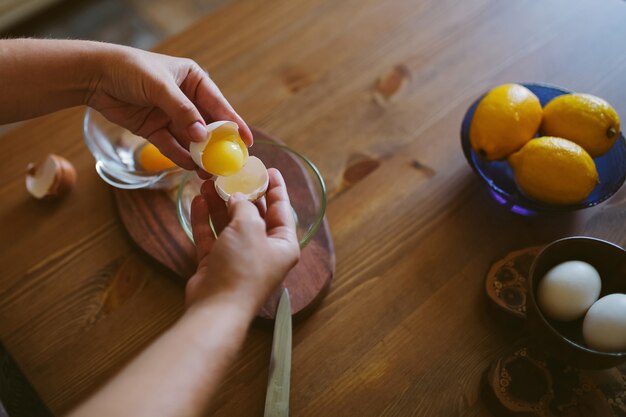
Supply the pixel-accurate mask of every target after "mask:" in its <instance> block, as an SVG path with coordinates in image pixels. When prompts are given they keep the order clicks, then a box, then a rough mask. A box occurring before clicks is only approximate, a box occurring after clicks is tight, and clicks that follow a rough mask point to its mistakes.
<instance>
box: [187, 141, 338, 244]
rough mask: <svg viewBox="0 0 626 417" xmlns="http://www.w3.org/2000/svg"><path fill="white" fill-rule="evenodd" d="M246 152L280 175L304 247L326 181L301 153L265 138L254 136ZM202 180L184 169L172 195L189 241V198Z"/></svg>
mask: <svg viewBox="0 0 626 417" xmlns="http://www.w3.org/2000/svg"><path fill="white" fill-rule="evenodd" d="M250 155H254V156H256V157H258V158H260V159H261V160H262V161H263V163H264V164H265V166H266V167H267V168H277V169H278V170H279V171H280V172H281V174H282V175H283V177H284V179H285V183H286V184H287V192H288V193H289V200H290V201H291V207H292V209H293V213H294V217H295V219H296V233H297V235H298V240H299V242H300V248H304V247H305V246H306V245H307V243H309V241H310V240H311V238H312V237H313V236H314V235H315V233H316V232H317V230H318V229H319V227H320V225H321V224H322V221H323V219H324V214H325V212H326V185H325V184H324V179H323V178H322V176H321V174H320V172H319V170H318V169H317V167H316V166H315V165H314V164H313V163H312V162H311V161H310V160H309V159H307V158H306V157H305V156H303V155H301V154H299V153H298V152H296V151H294V150H292V149H290V148H289V147H287V146H285V145H281V144H278V143H276V142H271V141H268V140H255V141H254V146H253V147H251V148H250ZM203 182H204V181H203V180H201V179H200V178H198V176H197V175H196V173H195V172H189V173H187V174H186V175H185V176H184V178H183V180H182V182H181V184H180V187H179V188H178V194H177V197H176V209H177V211H178V220H179V221H180V224H181V226H182V228H183V230H184V231H185V233H186V234H187V236H188V237H189V239H191V241H192V242H193V233H192V229H191V202H192V201H193V199H194V197H196V196H197V195H199V194H200V187H201V186H202V183H203ZM213 232H214V233H215V229H214V228H213Z"/></svg>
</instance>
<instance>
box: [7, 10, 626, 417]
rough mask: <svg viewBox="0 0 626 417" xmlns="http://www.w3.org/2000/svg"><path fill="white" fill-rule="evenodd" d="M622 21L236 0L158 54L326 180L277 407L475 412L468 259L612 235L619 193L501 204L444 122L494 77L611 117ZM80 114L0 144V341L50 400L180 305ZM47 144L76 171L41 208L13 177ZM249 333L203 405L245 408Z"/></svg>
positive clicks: (478, 338)
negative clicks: (138, 234)
mask: <svg viewBox="0 0 626 417" xmlns="http://www.w3.org/2000/svg"><path fill="white" fill-rule="evenodd" d="M625 16H626V4H625V3H624V2H622V1H620V0H603V1H598V0H579V1H570V0H544V1H541V2H539V1H535V0H518V1H497V0H466V1H462V2H460V1H452V0H421V1H416V0H414V1H408V0H388V1H385V2H381V1H378V0H345V1H341V2H339V1H335V0H298V1H289V0H277V1H274V2H272V3H271V6H270V5H269V4H268V3H267V2H261V1H254V0H242V1H238V2H235V3H233V4H232V5H229V6H226V7H224V8H223V9H221V10H220V11H218V12H216V13H215V14H213V15H212V16H210V17H209V18H207V19H206V20H204V21H202V22H201V23H199V24H197V25H195V26H193V27H191V28H190V29H188V30H187V31H185V32H184V33H182V34H180V35H179V36H175V37H173V38H172V39H170V40H168V41H167V42H165V43H163V44H162V45H161V46H160V47H159V48H158V50H159V51H161V52H165V53H169V54H175V55H180V56H188V57H191V58H193V59H195V60H197V61H198V62H199V63H200V64H201V65H203V66H204V67H205V68H207V69H208V71H209V73H210V74H211V76H212V77H213V78H214V79H215V81H216V82H217V83H218V84H219V85H220V86H221V87H222V89H223V91H224V93H225V95H226V96H227V97H228V98H229V99H230V101H231V102H232V104H233V105H234V107H235V108H236V109H237V110H238V111H239V112H240V113H241V114H242V115H243V116H244V118H245V119H246V120H247V121H248V122H249V123H250V124H253V125H255V126H258V127H260V128H261V129H263V130H264V131H267V132H269V133H270V134H272V135H275V136H277V137H280V138H282V139H283V140H284V141H285V142H286V143H287V144H288V145H289V146H291V147H292V148H294V149H296V150H299V151H301V152H302V153H304V154H306V155H307V156H308V157H310V158H311V159H312V160H313V161H314V162H315V163H316V165H317V166H318V167H319V168H320V169H321V172H322V174H323V176H324V178H325V179H326V182H327V185H328V186H329V189H330V194H331V198H330V202H329V206H328V212H327V213H328V219H329V224H330V229H331V231H332V236H333V240H334V243H335V250H336V255H337V270H336V274H335V280H334V282H333V287H332V289H331V291H330V292H329V294H328V296H327V297H326V298H325V299H324V300H323V302H322V303H321V305H320V307H319V308H318V309H317V310H316V312H315V313H314V314H313V315H311V316H310V317H309V318H308V319H306V320H303V321H301V322H300V323H297V324H296V325H295V327H294V336H293V342H294V351H293V367H292V387H291V412H292V415H294V416H386V417H390V416H407V415H411V416H439V415H441V416H464V417H469V416H486V415H489V414H488V411H487V408H486V407H485V405H484V404H483V402H482V401H481V399H480V397H479V391H480V379H481V375H482V373H483V371H484V370H485V369H486V368H487V367H488V366H489V364H490V363H491V362H492V361H493V360H494V359H495V358H497V357H498V356H499V355H500V354H502V353H504V352H505V351H507V349H508V348H509V347H510V346H509V345H510V341H509V340H508V339H507V338H506V337H503V336H502V334H501V332H500V331H499V329H498V328H497V327H496V325H495V324H494V322H493V320H492V317H491V316H490V314H489V308H488V307H487V302H486V296H485V294H484V276H485V273H486V272H487V270H488V268H489V265H490V264H491V263H492V262H493V261H494V260H496V259H500V258H501V257H502V256H504V255H505V254H506V253H509V252H511V251H513V250H515V249H520V248H524V247H528V246H533V245H537V244H544V243H545V242H549V241H551V240H553V239H556V238H559V237H563V236H568V235H580V234H582V235H591V236H597V237H601V238H604V239H607V240H610V241H613V242H616V243H618V244H621V245H624V244H626V237H625V235H624V229H625V227H626V226H625V224H626V222H625V220H626V210H625V208H626V189H622V190H621V191H620V192H619V193H618V194H616V195H615V196H614V197H613V198H611V199H610V200H609V201H608V202H606V203H603V204H602V205H600V206H598V207H595V208H592V209H588V210H584V211H582V212H577V213H571V214H564V215H560V216H553V217H543V218H523V217H519V216H517V215H514V214H510V213H508V212H506V211H505V210H503V208H502V207H500V206H498V204H497V203H495V202H494V201H493V200H492V199H491V197H490V196H489V194H488V192H487V190H486V189H485V187H484V185H483V184H482V183H481V182H480V181H479V179H478V178H476V177H475V175H474V174H473V173H472V171H471V169H470V168H469V167H468V166H467V164H466V163H465V161H464V159H463V155H462V152H461V149H460V146H459V129H460V123H461V119H462V117H463V114H464V112H465V110H466V109H467V107H468V106H469V105H470V104H471V102H472V100H474V99H475V98H476V97H477V96H478V95H480V94H482V93H483V92H485V91H486V90H487V89H488V88H490V87H492V86H494V85H497V84H499V83H503V82H510V81H535V82H548V83H552V84H557V85H561V86H563V87H565V88H569V89H571V90H575V91H581V92H589V93H593V94H596V95H599V96H602V97H604V98H605V99H606V100H608V101H609V102H610V103H612V104H613V106H614V107H615V108H616V109H617V111H618V113H620V114H621V115H622V117H626V83H625V82H624V81H625V80H626V54H624V48H625V47H624V45H626V24H625ZM81 118H82V110H80V109H75V110H69V111H64V112H60V113H58V114H55V115H52V116H49V117H45V118H41V119H37V120H35V121H33V122H31V123H28V124H26V125H24V127H22V128H19V129H18V130H15V131H13V132H11V133H9V134H7V135H6V136H5V137H3V138H2V139H0V154H1V155H4V159H3V162H2V163H1V164H0V174H1V175H0V228H1V229H0V271H1V276H0V338H1V339H2V341H3V343H4V345H5V346H6V348H7V349H8V351H9V352H10V353H11V354H12V355H13V356H14V358H15V360H16V362H17V363H18V364H19V366H20V367H21V369H22V370H23V372H24V373H25V375H26V376H27V377H28V378H29V379H30V381H31V382H32V384H33V386H34V388H35V389H36V390H37V391H38V393H39V394H40V396H41V397H42V399H43V400H44V402H45V404H46V405H47V406H48V407H49V408H50V410H51V411H52V412H53V413H54V414H55V415H61V414H63V413H64V412H65V411H67V410H69V409H70V408H71V407H73V406H74V405H76V404H77V403H78V402H79V401H81V400H83V399H84V398H85V397H86V396H87V395H89V394H90V393H92V392H93V391H94V390H95V389H97V388H98V387H99V386H100V385H101V384H102V383H104V382H105V381H106V379H107V378H108V377H110V376H111V375H112V374H113V373H114V372H116V371H117V370H119V369H120V368H121V367H122V366H123V365H124V364H125V363H127V361H128V360H130V359H131V358H132V357H133V356H134V355H136V354H137V353H138V352H139V351H140V350H141V349H142V348H144V347H145V346H146V345H147V344H149V343H150V341H152V340H153V339H154V338H155V337H156V336H158V335H159V334H160V333H162V332H163V331H164V329H166V328H167V327H168V326H170V325H171V324H172V323H173V322H174V321H175V320H176V319H177V318H178V317H179V316H180V314H181V313H182V304H183V294H182V288H181V287H180V286H179V285H178V284H177V283H176V282H175V281H174V280H172V279H171V277H169V276H166V275H165V274H164V273H163V271H162V270H160V269H158V268H156V267H155V266H153V265H152V264H150V263H149V262H147V260H146V258H145V257H143V256H142V255H141V254H140V253H139V252H138V251H137V250H136V249H134V247H133V246H132V245H131V244H130V242H129V241H128V239H127V236H126V235H125V234H124V232H123V228H122V226H121V224H120V222H119V221H118V218H117V216H116V214H115V209H114V204H113V198H112V192H111V190H110V189H109V188H107V186H106V185H105V184H104V183H103V182H102V181H100V180H99V179H98V177H97V175H96V173H95V172H94V169H93V160H92V158H91V156H90V155H89V153H88V151H87V149H86V148H85V146H84V145H83V144H82V139H81ZM48 152H55V153H59V154H61V155H63V156H65V157H67V158H68V159H69V160H70V161H71V162H73V163H74V164H75V166H76V168H77V171H78V174H79V177H78V184H77V189H76V190H75V192H73V193H72V194H70V195H69V196H67V198H66V199H64V200H62V201H58V202H54V203H52V202H45V203H42V202H39V201H34V200H31V199H30V198H29V197H28V195H27V193H26V190H25V188H24V183H23V182H24V177H23V170H24V168H25V166H26V164H27V162H28V161H31V160H37V159H39V158H41V157H42V156H43V155H44V154H46V153H48ZM270 346H271V332H270V331H269V330H268V329H265V328H261V327H253V328H252V329H251V331H250V333H249V337H248V339H247V341H246V343H245V345H244V347H243V348H242V350H241V354H240V356H239V358H238V359H237V361H236V362H235V364H234V365H233V366H232V369H231V372H230V373H229V374H228V377H227V378H226V380H225V381H224V383H223V385H222V387H221V389H220V391H219V394H218V395H217V397H216V398H215V400H214V401H213V404H212V409H211V415H214V416H231V417H234V416H252V415H262V413H263V404H264V397H265V387H266V383H267V365H268V362H269V354H270Z"/></svg>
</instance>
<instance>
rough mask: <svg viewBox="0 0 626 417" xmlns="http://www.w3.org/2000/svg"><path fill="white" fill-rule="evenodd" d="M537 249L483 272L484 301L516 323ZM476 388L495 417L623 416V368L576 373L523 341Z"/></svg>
mask: <svg viewBox="0 0 626 417" xmlns="http://www.w3.org/2000/svg"><path fill="white" fill-rule="evenodd" d="M541 249H542V246H535V247H531V248H526V249H522V250H518V251H514V252H511V253H509V254H508V255H506V256H505V257H504V258H503V259H501V260H499V261H496V262H494V263H493V265H492V266H491V268H490V269H489V272H488V273H487V278H486V279H485V290H486V292H487V296H488V297H489V299H490V301H491V302H492V304H493V305H494V306H495V308H496V309H497V310H498V311H500V312H502V313H503V315H504V316H506V317H507V318H509V319H513V321H514V322H516V323H517V322H519V321H521V322H523V321H525V319H526V307H525V306H526V297H527V294H528V277H529V272H530V267H531V265H532V263H533V260H534V259H535V257H536V256H537V254H539V252H540V251H541ZM513 321H507V324H512V323H513ZM523 337H524V336H523V332H522V330H520V338H523ZM482 385H483V386H482V392H483V396H484V398H485V400H486V401H487V404H488V405H489V406H490V408H491V410H492V411H493V412H494V413H495V414H496V415H499V416H520V417H521V416H524V417H556V416H568V417H569V416H580V417H591V416H593V417H608V416H621V417H626V364H625V365H621V366H619V367H617V368H611V369H607V370H602V371H588V370H580V369H577V368H574V367H571V366H567V365H565V364H563V363H560V362H557V361H555V360H551V359H548V358H547V356H546V355H545V354H544V353H543V352H542V350H541V349H539V348H538V347H537V346H536V345H535V344H534V343H533V342H532V341H530V340H526V339H522V340H521V341H518V342H517V343H516V344H514V346H513V347H512V349H511V350H510V351H508V352H506V353H505V354H504V355H502V356H501V357H499V358H497V359H496V360H495V361H494V362H493V363H492V364H491V366H490V367H489V369H488V370H487V371H486V372H485V374H484V377H483V384H482Z"/></svg>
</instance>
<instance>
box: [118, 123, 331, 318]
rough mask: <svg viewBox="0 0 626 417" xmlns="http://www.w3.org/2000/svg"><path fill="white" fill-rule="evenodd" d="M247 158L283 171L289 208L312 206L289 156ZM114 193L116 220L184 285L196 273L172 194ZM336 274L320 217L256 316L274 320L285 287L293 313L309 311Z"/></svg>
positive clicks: (262, 153)
mask: <svg viewBox="0 0 626 417" xmlns="http://www.w3.org/2000/svg"><path fill="white" fill-rule="evenodd" d="M253 134H254V137H255V140H268V141H273V142H278V141H276V140H275V139H273V138H271V137H269V136H267V135H266V134H264V133H263V132H260V131H258V130H253ZM279 143H280V142H279ZM250 154H251V155H255V156H257V157H259V158H260V159H261V160H263V161H264V163H265V164H266V166H267V167H268V168H270V167H275V168H278V169H279V170H280V171H281V173H282V174H283V177H284V178H285V182H286V183H287V187H288V189H289V195H290V197H291V200H292V204H294V205H295V204H299V207H304V208H301V210H306V209H307V208H306V207H308V206H310V207H313V204H312V202H313V201H315V199H316V198H317V197H316V196H315V195H314V192H313V189H312V188H311V184H310V183H309V181H308V179H307V176H306V175H307V174H306V169H305V168H304V167H303V166H302V165H301V163H300V162H299V161H297V160H296V159H295V158H293V157H291V156H290V155H288V154H287V153H284V152H272V150H271V149H268V147H265V148H264V147H261V146H259V147H254V146H253V147H252V148H251V149H250ZM114 193H115V200H116V203H117V208H118V212H119V215H120V218H121V219H122V223H123V224H124V226H125V228H126V230H127V231H128V234H129V235H130V237H131V239H132V240H133V241H134V242H135V243H136V244H137V246H139V248H141V249H142V250H143V251H144V252H145V253H147V254H148V255H149V256H150V257H151V258H153V259H154V260H155V261H157V262H158V263H159V264H161V265H163V266H165V267H166V268H167V269H169V270H170V271H172V272H173V273H174V274H175V275H176V276H178V277H179V278H180V279H181V280H182V281H183V282H187V280H188V279H189V278H190V277H191V275H193V273H194V272H195V270H196V265H197V261H196V256H195V248H194V246H193V243H192V242H191V241H190V240H189V238H188V237H187V235H186V234H185V232H184V231H183V229H182V227H181V226H180V224H179V222H178V217H177V214H176V206H175V204H174V201H173V200H172V198H171V195H169V194H168V192H166V191H162V190H122V189H115V190H114ZM308 202H311V204H309V203H308ZM311 209H312V208H311ZM334 272H335V251H334V248H333V242H332V238H331V236H330V231H329V229H328V223H327V221H326V218H325V217H324V220H323V222H322V225H321V226H320V228H319V230H318V231H317V233H316V235H315V236H314V237H313V239H311V241H310V242H309V243H308V245H307V246H306V247H305V248H304V249H303V250H302V254H301V257H300V262H298V264H297V265H296V266H295V267H294V268H293V269H292V270H291V271H290V272H289V274H288V275H287V277H286V278H285V281H283V283H282V284H281V286H280V288H278V289H277V290H276V291H275V292H274V294H273V295H272V296H271V297H270V299H269V300H268V301H267V303H266V304H265V306H264V307H263V308H262V309H261V311H260V312H259V314H258V315H259V317H262V318H266V319H273V318H274V317H275V315H276V306H277V305H278V299H279V298H280V294H281V290H282V288H284V287H287V288H288V289H289V296H290V298H291V309H292V312H293V314H297V313H300V312H302V313H304V312H306V311H308V310H310V309H312V308H313V307H314V306H315V304H316V303H317V301H319V300H321V298H322V297H323V296H324V294H325V292H326V290H327V289H328V287H329V285H330V282H331V280H332V278H333V275H334ZM252 278H253V277H251V279H252Z"/></svg>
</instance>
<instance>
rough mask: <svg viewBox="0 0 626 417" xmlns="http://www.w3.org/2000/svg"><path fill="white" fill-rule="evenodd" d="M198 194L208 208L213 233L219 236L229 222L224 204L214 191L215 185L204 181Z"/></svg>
mask: <svg viewBox="0 0 626 417" xmlns="http://www.w3.org/2000/svg"><path fill="white" fill-rule="evenodd" d="M200 193H201V194H202V196H203V197H204V200H205V201H206V202H207V204H208V206H209V212H210V213H211V221H212V222H213V227H214V228H215V233H217V235H218V236H219V235H220V233H222V230H224V228H225V227H226V226H227V225H228V222H229V221H230V217H228V209H227V208H226V203H225V202H224V200H222V199H221V197H220V196H219V195H218V194H217V191H215V183H214V182H213V181H205V182H204V183H203V184H202V188H200Z"/></svg>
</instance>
